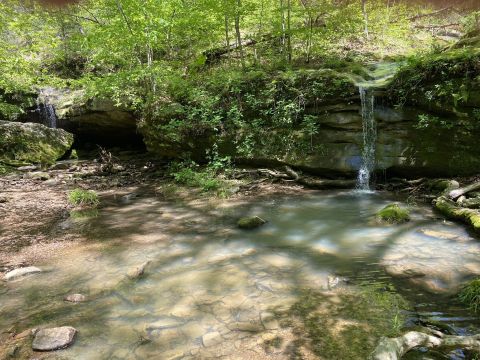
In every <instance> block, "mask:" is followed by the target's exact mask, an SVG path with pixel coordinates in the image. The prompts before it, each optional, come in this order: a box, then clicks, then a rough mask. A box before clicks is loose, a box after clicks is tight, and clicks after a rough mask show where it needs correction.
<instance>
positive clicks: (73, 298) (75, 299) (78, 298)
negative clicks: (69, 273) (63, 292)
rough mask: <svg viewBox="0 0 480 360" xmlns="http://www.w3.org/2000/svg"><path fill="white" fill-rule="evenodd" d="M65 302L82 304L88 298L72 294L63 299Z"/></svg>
mask: <svg viewBox="0 0 480 360" xmlns="http://www.w3.org/2000/svg"><path fill="white" fill-rule="evenodd" d="M63 300H64V301H68V302H72V303H80V302H85V301H87V297H86V296H85V295H83V294H70V295H67V296H65V297H64V298H63Z"/></svg>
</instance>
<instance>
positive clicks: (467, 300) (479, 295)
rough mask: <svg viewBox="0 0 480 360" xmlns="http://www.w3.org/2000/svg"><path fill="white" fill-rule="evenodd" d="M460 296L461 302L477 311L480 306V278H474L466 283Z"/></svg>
mask: <svg viewBox="0 0 480 360" xmlns="http://www.w3.org/2000/svg"><path fill="white" fill-rule="evenodd" d="M458 297H459V299H460V301H461V302H463V303H464V304H466V305H468V306H469V307H470V308H471V309H472V310H474V311H475V312H477V311H478V309H479V308H480V279H475V280H472V281H470V282H469V283H468V284H467V285H465V286H464V287H463V289H462V290H461V291H460V294H459V295H458Z"/></svg>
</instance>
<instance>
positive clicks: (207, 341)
mask: <svg viewBox="0 0 480 360" xmlns="http://www.w3.org/2000/svg"><path fill="white" fill-rule="evenodd" d="M222 341H223V338H222V335H221V334H220V333H219V332H218V331H214V332H209V333H207V334H205V335H203V336H202V343H203V346H205V347H209V346H214V345H217V344H220V343H221V342H222Z"/></svg>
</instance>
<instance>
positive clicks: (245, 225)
mask: <svg viewBox="0 0 480 360" xmlns="http://www.w3.org/2000/svg"><path fill="white" fill-rule="evenodd" d="M266 223H267V221H266V220H263V219H262V218H261V217H259V216H250V217H242V218H241V219H239V220H238V221H237V226H238V227H239V228H240V229H255V228H258V227H260V226H262V225H264V224H266Z"/></svg>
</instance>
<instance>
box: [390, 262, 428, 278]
mask: <svg viewBox="0 0 480 360" xmlns="http://www.w3.org/2000/svg"><path fill="white" fill-rule="evenodd" d="M385 271H386V272H387V273H388V274H389V275H392V276H395V277H398V278H403V279H412V278H421V277H424V276H426V274H425V272H423V271H420V270H418V269H414V268H412V267H411V264H408V263H405V264H392V265H387V266H386V267H385Z"/></svg>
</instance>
